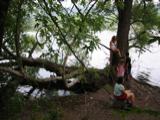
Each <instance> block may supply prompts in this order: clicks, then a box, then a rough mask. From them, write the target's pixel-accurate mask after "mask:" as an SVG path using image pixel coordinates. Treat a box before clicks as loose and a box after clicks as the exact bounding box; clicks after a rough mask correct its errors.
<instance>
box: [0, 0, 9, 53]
mask: <svg viewBox="0 0 160 120" xmlns="http://www.w3.org/2000/svg"><path fill="white" fill-rule="evenodd" d="M10 1H11V0H0V54H1V48H2V41H3V35H4V25H5V18H6V14H7V11H8V7H9V3H10Z"/></svg>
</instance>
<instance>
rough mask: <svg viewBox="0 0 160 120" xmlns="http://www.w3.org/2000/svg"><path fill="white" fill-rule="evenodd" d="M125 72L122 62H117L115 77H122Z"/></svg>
mask: <svg viewBox="0 0 160 120" xmlns="http://www.w3.org/2000/svg"><path fill="white" fill-rule="evenodd" d="M124 73H125V67H124V64H119V65H118V66H117V77H123V76H124Z"/></svg>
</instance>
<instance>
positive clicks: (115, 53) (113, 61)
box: [110, 36, 121, 66]
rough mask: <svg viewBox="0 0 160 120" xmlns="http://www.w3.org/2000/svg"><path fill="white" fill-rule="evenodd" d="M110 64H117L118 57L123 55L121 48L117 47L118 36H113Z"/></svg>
mask: <svg viewBox="0 0 160 120" xmlns="http://www.w3.org/2000/svg"><path fill="white" fill-rule="evenodd" d="M110 49H111V51H110V65H112V66H116V65H117V63H118V59H119V57H120V56H121V53H120V50H119V49H118V48H117V38H116V36H113V37H112V39H111V41H110Z"/></svg>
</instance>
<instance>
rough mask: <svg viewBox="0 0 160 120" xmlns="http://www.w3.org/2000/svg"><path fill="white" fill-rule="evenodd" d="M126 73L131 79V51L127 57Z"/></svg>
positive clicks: (128, 78) (127, 77)
mask: <svg viewBox="0 0 160 120" xmlns="http://www.w3.org/2000/svg"><path fill="white" fill-rule="evenodd" d="M125 59H126V60H125V68H126V70H125V75H126V80H130V79H131V67H132V66H131V58H130V57H129V52H127V53H126V58H125Z"/></svg>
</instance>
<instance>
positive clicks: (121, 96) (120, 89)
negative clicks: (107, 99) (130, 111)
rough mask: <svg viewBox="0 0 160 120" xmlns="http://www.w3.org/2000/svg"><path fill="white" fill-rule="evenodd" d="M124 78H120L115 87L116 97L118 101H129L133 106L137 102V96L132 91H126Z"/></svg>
mask: <svg viewBox="0 0 160 120" xmlns="http://www.w3.org/2000/svg"><path fill="white" fill-rule="evenodd" d="M122 83H123V78H122V77H119V78H118V80H117V82H116V84H115V86H114V97H115V98H116V99H118V100H128V101H129V102H130V103H131V104H132V105H133V104H134V102H135V95H134V93H133V92H132V91H131V90H125V88H124V86H123V84H122Z"/></svg>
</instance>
